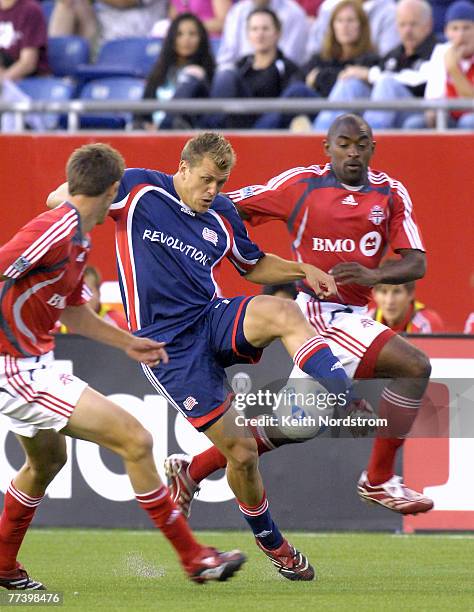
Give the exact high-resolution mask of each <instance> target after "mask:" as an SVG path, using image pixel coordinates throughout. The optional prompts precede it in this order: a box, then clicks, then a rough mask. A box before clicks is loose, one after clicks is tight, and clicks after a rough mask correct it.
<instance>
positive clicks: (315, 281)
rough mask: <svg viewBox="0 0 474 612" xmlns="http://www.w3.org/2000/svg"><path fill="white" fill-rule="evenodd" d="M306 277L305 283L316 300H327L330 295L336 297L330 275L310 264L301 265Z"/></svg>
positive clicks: (333, 282)
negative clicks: (316, 297) (315, 296)
mask: <svg viewBox="0 0 474 612" xmlns="http://www.w3.org/2000/svg"><path fill="white" fill-rule="evenodd" d="M301 267H302V269H303V271H304V273H305V275H306V281H307V282H308V285H309V286H310V287H311V289H312V290H313V291H314V293H315V294H316V295H317V296H318V298H320V299H323V298H327V297H329V296H330V295H337V286H336V282H335V280H334V278H333V277H332V276H331V274H327V272H323V271H322V270H320V269H319V268H316V267H315V266H312V265H311V264H301Z"/></svg>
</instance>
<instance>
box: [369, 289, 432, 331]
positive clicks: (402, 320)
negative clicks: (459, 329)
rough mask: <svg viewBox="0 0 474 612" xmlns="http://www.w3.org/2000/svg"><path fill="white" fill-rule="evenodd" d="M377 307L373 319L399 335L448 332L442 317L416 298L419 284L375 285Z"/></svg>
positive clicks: (373, 311) (374, 295)
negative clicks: (405, 333)
mask: <svg viewBox="0 0 474 612" xmlns="http://www.w3.org/2000/svg"><path fill="white" fill-rule="evenodd" d="M373 298H374V302H375V304H376V307H375V308H373V309H372V310H370V311H369V314H370V316H371V317H372V318H373V319H375V320H376V321H379V322H380V323H383V324H384V325H387V327H390V329H393V330H394V331H396V332H399V333H402V332H407V333H412V334H433V333H441V332H443V331H444V323H443V321H442V320H441V317H440V316H439V315H438V314H437V313H436V312H435V311H434V310H430V309H428V308H426V306H425V305H424V304H422V303H421V302H419V301H418V300H416V299H415V282H414V281H413V282H410V283H404V284H402V285H386V284H380V285H375V287H374V289H373Z"/></svg>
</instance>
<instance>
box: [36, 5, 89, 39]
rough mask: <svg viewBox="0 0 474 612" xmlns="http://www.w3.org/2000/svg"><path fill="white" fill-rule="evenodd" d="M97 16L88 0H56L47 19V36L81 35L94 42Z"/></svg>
mask: <svg viewBox="0 0 474 612" xmlns="http://www.w3.org/2000/svg"><path fill="white" fill-rule="evenodd" d="M97 32H98V25H97V18H96V16H95V12H94V7H93V5H92V3H91V2H90V0H56V1H55V3H54V8H53V12H52V13H51V17H50V19H49V24H48V35H49V36H82V38H85V39H87V40H88V41H89V43H90V45H91V46H94V44H95V42H96V37H97Z"/></svg>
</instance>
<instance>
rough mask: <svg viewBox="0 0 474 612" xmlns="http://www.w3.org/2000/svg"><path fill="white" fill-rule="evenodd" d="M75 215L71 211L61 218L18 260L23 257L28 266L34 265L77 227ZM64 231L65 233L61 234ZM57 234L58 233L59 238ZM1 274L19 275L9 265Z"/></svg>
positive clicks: (11, 276)
mask: <svg viewBox="0 0 474 612" xmlns="http://www.w3.org/2000/svg"><path fill="white" fill-rule="evenodd" d="M76 215H77V213H76V211H75V210H72V211H71V212H70V213H68V214H67V215H65V216H64V217H62V218H61V219H60V220H59V221H57V222H56V223H54V224H53V225H52V226H51V227H49V228H48V229H47V230H46V232H44V233H43V234H42V235H41V236H40V237H39V238H37V239H36V240H35V242H34V243H33V244H31V245H30V246H29V247H28V248H27V249H25V251H23V253H21V255H19V256H18V258H19V257H23V258H24V259H27V260H28V262H29V263H30V264H33V263H35V262H36V261H37V260H38V259H39V258H40V257H41V256H42V255H43V254H44V253H45V252H46V251H47V250H49V249H50V248H51V247H52V246H53V244H55V243H56V242H58V240H61V239H62V238H64V237H65V236H67V234H68V233H69V232H70V231H71V229H72V228H74V227H76V226H77V224H78V220H77V216H76ZM65 229H66V232H65V233H61V232H63V230H65ZM58 233H60V234H59V236H58ZM3 274H4V275H5V276H8V277H10V278H16V277H17V276H19V275H20V272H18V271H17V270H16V269H15V268H14V267H13V265H11V266H9V267H8V268H7V269H6V270H5V272H4V273H3Z"/></svg>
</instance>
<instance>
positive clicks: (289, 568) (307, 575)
mask: <svg viewBox="0 0 474 612" xmlns="http://www.w3.org/2000/svg"><path fill="white" fill-rule="evenodd" d="M256 542H257V546H258V547H259V548H261V549H262V550H263V552H264V553H265V554H266V555H267V557H268V558H269V559H270V560H271V562H272V563H273V565H274V566H275V567H276V568H277V569H278V572H279V573H280V574H281V575H282V576H284V577H285V578H288V580H314V569H313V567H312V565H310V563H309V561H308V559H307V558H306V557H305V556H304V555H303V554H302V553H300V551H299V550H296V548H295V547H294V546H292V545H291V544H290V543H289V542H288V541H287V540H283V544H282V545H281V546H279V547H278V548H273V549H268V548H265V546H263V544H262V543H261V542H259V540H258V539H256Z"/></svg>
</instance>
